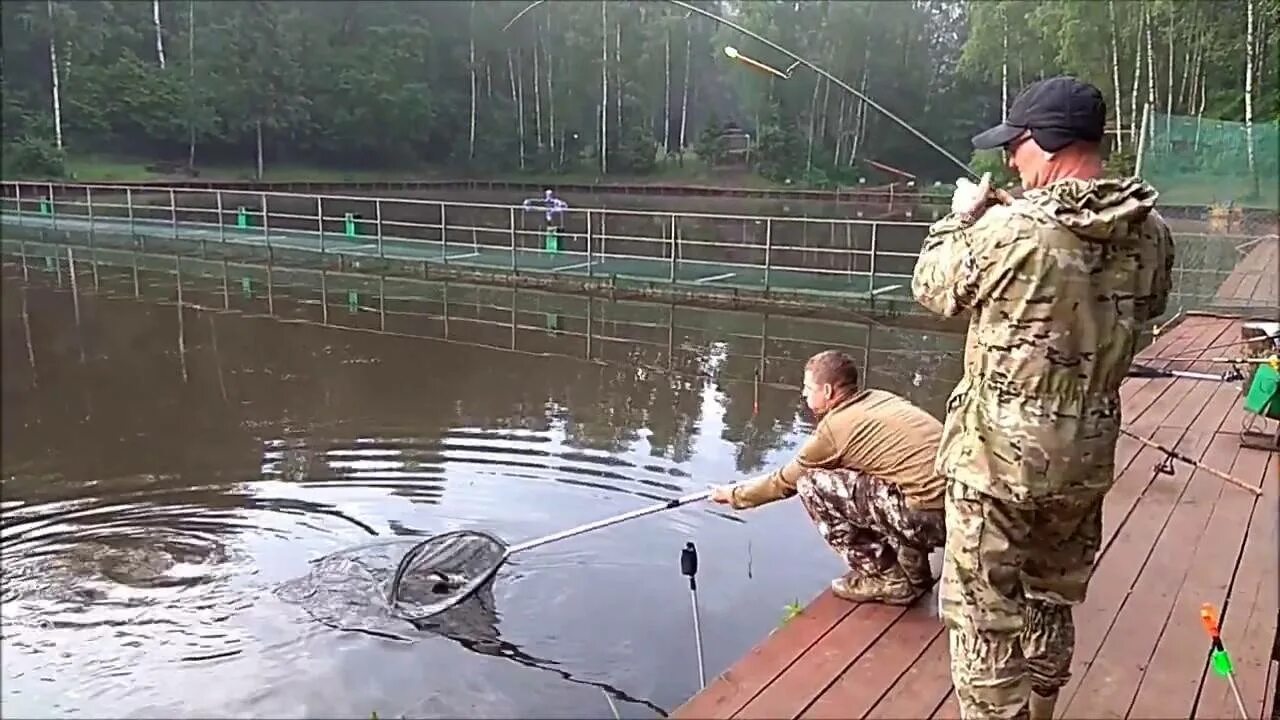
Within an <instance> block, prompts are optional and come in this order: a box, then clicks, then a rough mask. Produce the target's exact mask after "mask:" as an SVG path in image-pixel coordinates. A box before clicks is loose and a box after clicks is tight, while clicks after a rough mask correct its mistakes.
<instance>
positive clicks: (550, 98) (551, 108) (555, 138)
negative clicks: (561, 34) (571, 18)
mask: <svg viewBox="0 0 1280 720" xmlns="http://www.w3.org/2000/svg"><path fill="white" fill-rule="evenodd" d="M546 17H547V37H551V13H547V14H546ZM542 51H543V52H544V53H546V56H545V60H546V65H547V144H548V145H549V146H550V147H551V154H552V156H553V157H554V156H555V152H556V145H557V143H558V144H559V147H560V164H561V165H563V164H564V142H563V140H562V139H561V137H560V136H559V135H557V134H556V85H555V58H553V57H552V56H551V46H550V45H546V44H543V46H542ZM534 52H535V53H536V52H537V48H534ZM538 82H541V80H539V81H538Z"/></svg>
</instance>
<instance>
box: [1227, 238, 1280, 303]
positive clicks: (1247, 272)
mask: <svg viewBox="0 0 1280 720" xmlns="http://www.w3.org/2000/svg"><path fill="white" fill-rule="evenodd" d="M1240 254H1241V258H1240V262H1238V263H1236V266H1235V269H1234V270H1232V271H1231V275H1229V276H1228V277H1227V279H1226V281H1224V282H1223V283H1222V286H1221V287H1220V288H1219V289H1218V294H1217V296H1216V297H1215V298H1214V304H1215V305H1217V306H1218V307H1228V308H1231V307H1234V308H1270V309H1271V310H1272V313H1273V314H1274V313H1275V312H1280V237H1277V236H1275V235H1267V236H1264V237H1260V238H1256V239H1254V240H1253V241H1251V242H1250V243H1248V244H1246V245H1243V246H1241V248H1240ZM1272 319H1280V317H1273V318H1272Z"/></svg>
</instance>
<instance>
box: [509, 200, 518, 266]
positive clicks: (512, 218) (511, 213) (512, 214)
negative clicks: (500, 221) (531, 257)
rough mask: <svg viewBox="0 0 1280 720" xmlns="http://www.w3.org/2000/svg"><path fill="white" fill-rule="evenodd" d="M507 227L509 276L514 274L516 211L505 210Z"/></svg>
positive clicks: (511, 208)
mask: <svg viewBox="0 0 1280 720" xmlns="http://www.w3.org/2000/svg"><path fill="white" fill-rule="evenodd" d="M507 227H508V229H509V230H510V233H511V274H512V275H514V274H515V273H516V209H515V207H514V206H513V207H509V208H507Z"/></svg>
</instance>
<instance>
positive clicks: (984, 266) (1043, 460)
mask: <svg viewBox="0 0 1280 720" xmlns="http://www.w3.org/2000/svg"><path fill="white" fill-rule="evenodd" d="M1156 197H1157V193H1156V191H1155V190H1154V189H1153V188H1152V187H1151V186H1150V185H1147V184H1146V183H1144V182H1142V181H1140V180H1138V179H1136V178H1130V179H1097V180H1088V181H1086V180H1077V179H1065V180H1059V181H1057V182H1055V183H1052V184H1051V185H1049V186H1047V187H1044V188H1040V189H1036V190H1031V191H1028V192H1027V193H1026V194H1025V195H1024V196H1023V197H1022V198H1019V199H1017V200H1014V201H1013V203H1012V204H1010V205H997V206H995V207H993V208H991V209H989V210H987V212H986V213H985V214H984V215H983V216H982V217H981V218H979V219H978V220H977V221H976V222H975V223H973V224H972V225H970V226H968V227H966V226H965V225H964V223H963V221H962V220H960V219H959V218H958V217H957V216H955V215H948V216H947V217H944V218H943V219H941V220H939V221H938V222H936V223H934V225H933V226H932V227H931V228H930V229H929V235H928V237H927V238H926V239H925V242H924V247H923V249H922V250H921V252H920V259H919V261H918V263H917V264H916V268H915V274H914V277H913V278H912V285H911V287H912V291H913V293H914V294H915V297H916V299H917V300H918V301H919V302H920V303H921V304H922V305H924V306H925V307H927V308H928V309H930V310H931V311H933V312H935V313H939V314H941V315H945V316H948V317H950V316H954V315H958V314H960V313H961V312H964V311H966V310H969V311H971V316H970V320H969V332H968V338H967V341H966V345H965V348H966V349H965V360H964V375H963V378H962V379H961V381H960V384H959V385H958V386H957V387H956V388H955V390H954V391H953V392H952V394H951V398H950V400H949V401H948V403H947V417H946V421H945V423H944V426H943V433H942V440H941V444H940V447H939V450H938V460H937V470H938V472H939V473H940V474H942V475H945V476H946V477H948V478H950V479H952V480H955V481H957V482H961V483H963V484H965V485H967V486H970V487H972V488H974V489H976V490H978V491H980V492H983V493H986V494H989V495H992V496H995V497H998V498H1001V499H1004V500H1008V501H1012V502H1021V501H1026V500H1031V499H1037V498H1047V497H1051V496H1060V495H1067V494H1071V493H1072V492H1075V491H1080V490H1083V489H1086V488H1094V489H1096V488H1105V487H1107V486H1109V485H1110V484H1111V483H1112V481H1113V477H1112V474H1113V471H1114V467H1113V466H1114V455H1115V442H1116V437H1117V435H1118V433H1119V426H1120V420H1121V417H1120V382H1121V380H1123V379H1124V377H1125V374H1126V373H1127V372H1128V370H1129V364H1130V362H1131V361H1132V359H1133V354H1134V352H1135V350H1136V345H1137V342H1138V338H1139V334H1140V332H1141V329H1142V326H1143V324H1145V323H1146V322H1147V321H1149V320H1151V319H1152V318H1154V317H1157V316H1159V315H1161V314H1162V313H1163V312H1164V310H1165V305H1166V302H1167V300H1168V296H1169V287H1170V277H1171V270H1172V266H1173V254H1174V250H1173V240H1172V237H1171V235H1170V233H1169V228H1168V226H1167V225H1166V224H1165V223H1164V221H1163V220H1162V219H1161V218H1160V215H1159V213H1158V212H1156V211H1155V209H1154V206H1155V201H1156Z"/></svg>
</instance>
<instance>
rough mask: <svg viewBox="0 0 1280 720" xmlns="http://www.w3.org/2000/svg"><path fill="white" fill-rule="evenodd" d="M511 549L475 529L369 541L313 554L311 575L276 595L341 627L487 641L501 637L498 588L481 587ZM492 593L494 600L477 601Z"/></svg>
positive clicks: (393, 635) (395, 634) (389, 634)
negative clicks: (496, 600)
mask: <svg viewBox="0 0 1280 720" xmlns="http://www.w3.org/2000/svg"><path fill="white" fill-rule="evenodd" d="M505 549H506V546H505V545H503V544H502V543H501V541H499V540H498V539H497V538H495V537H493V536H492V535H488V534H487V533H482V532H475V531H457V532H449V533H444V534H442V535H436V536H433V537H430V538H427V539H425V540H423V539H422V538H417V537H402V538H394V539H391V540H383V541H378V542H373V543H367V544H364V545H359V546H356V547H352V548H346V549H343V550H339V551H337V552H334V553H331V554H329V555H325V556H323V557H320V558H317V559H316V560H313V561H312V563H311V568H310V571H309V572H308V573H307V574H306V575H304V576H302V577H298V578H295V579H292V580H289V581H287V582H285V583H283V584H281V585H280V586H278V587H277V588H276V590H275V594H276V596H277V597H279V598H280V599H281V600H284V601H285V602H288V603H291V604H294V605H297V606H299V607H301V608H302V609H303V610H304V611H305V612H306V613H307V614H308V615H310V616H311V618H312V619H314V620H315V621H317V622H319V623H321V624H323V625H327V626H329V627H332V628H335V629H340V630H353V631H359V632H364V633H368V634H373V635H381V636H384V637H389V638H393V639H398V640H408V639H410V638H408V637H406V636H405V634H404V633H405V632H406V631H408V630H409V629H410V628H413V629H417V630H424V631H432V632H436V633H442V634H445V635H449V636H450V637H453V638H454V639H457V640H460V641H466V642H485V641H487V640H488V639H489V638H490V637H496V634H497V633H496V625H497V617H496V613H495V612H493V610H492V605H493V597H492V593H488V592H480V591H481V590H487V589H488V588H487V587H486V586H488V585H489V582H488V581H489V580H490V579H492V577H493V576H494V574H495V572H496V571H497V569H498V567H499V566H500V560H498V559H496V556H501V555H502V554H503V553H504V552H505ZM393 586H394V587H396V588H397V599H396V601H395V602H392V601H391V588H392V587H393ZM469 600H471V601H472V602H467V601H469ZM486 600H487V605H488V607H483V608H482V607H475V606H476V605H477V604H479V605H485V604H486Z"/></svg>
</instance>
